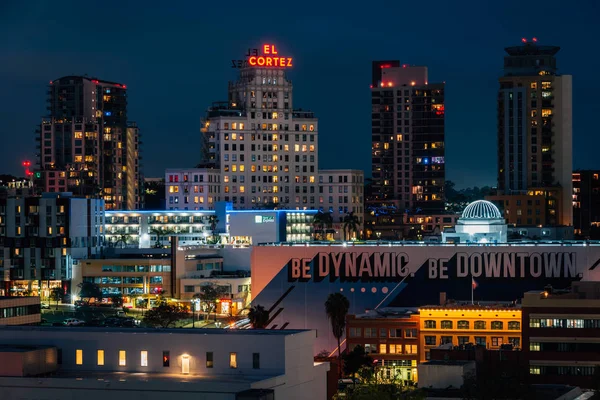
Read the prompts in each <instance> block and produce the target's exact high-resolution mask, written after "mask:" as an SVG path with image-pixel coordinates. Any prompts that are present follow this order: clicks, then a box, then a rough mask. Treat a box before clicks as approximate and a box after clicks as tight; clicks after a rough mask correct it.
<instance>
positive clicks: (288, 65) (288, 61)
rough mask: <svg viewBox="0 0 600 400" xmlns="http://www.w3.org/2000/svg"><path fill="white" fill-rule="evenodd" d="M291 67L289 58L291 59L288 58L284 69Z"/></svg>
mask: <svg viewBox="0 0 600 400" xmlns="http://www.w3.org/2000/svg"><path fill="white" fill-rule="evenodd" d="M291 66H292V58H291V57H289V58H288V59H287V65H286V67H291Z"/></svg>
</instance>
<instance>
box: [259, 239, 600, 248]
mask: <svg viewBox="0 0 600 400" xmlns="http://www.w3.org/2000/svg"><path fill="white" fill-rule="evenodd" d="M257 246H299V247H373V246H376V247H586V246H590V247H600V240H594V241H591V240H587V241H576V240H548V241H530V242H525V241H519V242H509V243H439V242H434V243H432V242H421V241H385V240H367V241H356V242H270V243H259V244H257Z"/></svg>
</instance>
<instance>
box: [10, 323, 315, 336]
mask: <svg viewBox="0 0 600 400" xmlns="http://www.w3.org/2000/svg"><path fill="white" fill-rule="evenodd" d="M67 330H68V331H70V332H73V331H76V332H94V333H97V332H104V333H130V334H138V333H144V334H181V335H229V336H232V335H235V336H264V335H268V336H288V335H295V334H299V333H303V332H310V329H284V330H281V329H185V328H167V329H165V328H107V327H91V326H82V327H79V326H71V327H60V326H15V325H0V332H2V331H9V332H15V335H18V332H34V331H36V332H61V331H63V332H64V331H67Z"/></svg>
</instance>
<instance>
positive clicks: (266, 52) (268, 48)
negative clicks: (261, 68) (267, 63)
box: [263, 44, 271, 54]
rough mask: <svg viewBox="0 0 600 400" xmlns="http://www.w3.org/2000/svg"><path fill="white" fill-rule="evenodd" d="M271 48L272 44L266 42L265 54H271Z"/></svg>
mask: <svg viewBox="0 0 600 400" xmlns="http://www.w3.org/2000/svg"><path fill="white" fill-rule="evenodd" d="M269 50H271V47H270V45H268V44H265V45H264V46H263V54H269Z"/></svg>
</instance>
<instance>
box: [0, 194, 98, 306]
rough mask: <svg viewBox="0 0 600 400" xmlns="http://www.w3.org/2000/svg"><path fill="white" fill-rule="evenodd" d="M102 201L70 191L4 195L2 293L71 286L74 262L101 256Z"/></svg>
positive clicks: (0, 202)
mask: <svg viewBox="0 0 600 400" xmlns="http://www.w3.org/2000/svg"><path fill="white" fill-rule="evenodd" d="M103 241H104V200H102V199H87V198H79V197H73V196H72V195H71V193H46V194H43V195H42V196H41V197H40V196H14V197H7V198H3V199H2V198H0V262H1V267H2V275H1V276H2V281H3V284H2V288H0V291H1V292H2V294H3V295H5V296H8V295H11V296H14V295H19V294H20V295H22V294H30V295H34V296H41V297H42V298H46V297H47V296H48V295H49V294H50V289H52V288H53V287H58V286H63V287H64V286H65V285H66V286H68V285H69V281H70V280H71V278H72V267H73V264H74V263H76V262H77V261H78V260H81V259H85V258H89V257H92V256H93V255H95V254H100V252H101V248H102V246H103V244H104V243H103Z"/></svg>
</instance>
